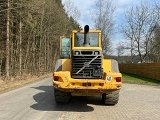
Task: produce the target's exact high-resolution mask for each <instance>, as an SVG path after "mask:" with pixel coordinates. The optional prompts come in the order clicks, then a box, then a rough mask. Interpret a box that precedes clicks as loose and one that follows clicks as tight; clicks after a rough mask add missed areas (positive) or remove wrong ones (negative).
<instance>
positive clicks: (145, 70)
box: [119, 63, 160, 80]
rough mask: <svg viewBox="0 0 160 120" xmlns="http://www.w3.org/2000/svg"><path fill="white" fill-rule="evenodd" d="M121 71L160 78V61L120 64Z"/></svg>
mask: <svg viewBox="0 0 160 120" xmlns="http://www.w3.org/2000/svg"><path fill="white" fill-rule="evenodd" d="M119 70H120V72H124V73H130V74H135V75H138V76H142V77H148V78H153V79H157V80H160V63H141V64H119Z"/></svg>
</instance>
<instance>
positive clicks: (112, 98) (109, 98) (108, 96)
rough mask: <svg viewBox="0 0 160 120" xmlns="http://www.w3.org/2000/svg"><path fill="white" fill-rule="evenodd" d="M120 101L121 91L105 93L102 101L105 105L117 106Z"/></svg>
mask: <svg viewBox="0 0 160 120" xmlns="http://www.w3.org/2000/svg"><path fill="white" fill-rule="evenodd" d="M118 100H119V90H116V91H112V92H108V93H103V94H102V101H103V103H104V104H105V105H115V104H117V103H118Z"/></svg>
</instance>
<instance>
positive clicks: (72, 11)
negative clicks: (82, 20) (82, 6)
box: [63, 0, 81, 20]
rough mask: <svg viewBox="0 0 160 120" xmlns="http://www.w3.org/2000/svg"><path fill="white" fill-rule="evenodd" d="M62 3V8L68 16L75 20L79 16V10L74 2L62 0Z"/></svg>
mask: <svg viewBox="0 0 160 120" xmlns="http://www.w3.org/2000/svg"><path fill="white" fill-rule="evenodd" d="M63 4H64V9H65V11H66V13H67V14H68V15H69V17H70V16H71V17H72V18H73V19H74V20H77V19H78V18H79V17H80V15H81V13H80V11H79V10H78V9H77V8H76V6H75V5H74V3H73V2H71V0H64V2H63Z"/></svg>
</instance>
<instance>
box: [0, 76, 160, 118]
mask: <svg viewBox="0 0 160 120" xmlns="http://www.w3.org/2000/svg"><path fill="white" fill-rule="evenodd" d="M0 120H160V88H158V87H154V86H144V85H134V84H123V88H122V89H121V92H120V100H119V103H118V104H117V105H115V106H105V105H103V104H102V103H101V98H100V97H73V99H72V101H71V103H69V104H67V105H66V104H61V105H58V104H56V103H55V101H54V95H53V87H52V81H51V78H47V79H44V80H43V81H40V82H37V83H34V84H31V85H28V86H25V87H22V88H19V89H16V90H12V91H10V92H7V93H3V94H0Z"/></svg>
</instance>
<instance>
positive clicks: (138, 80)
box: [122, 73, 160, 86]
mask: <svg viewBox="0 0 160 120" xmlns="http://www.w3.org/2000/svg"><path fill="white" fill-rule="evenodd" d="M122 80H123V83H130V84H143V85H156V86H160V80H155V79H150V78H145V77H140V76H136V75H132V74H126V73H122Z"/></svg>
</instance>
